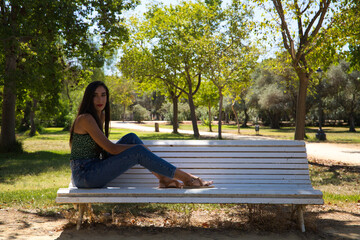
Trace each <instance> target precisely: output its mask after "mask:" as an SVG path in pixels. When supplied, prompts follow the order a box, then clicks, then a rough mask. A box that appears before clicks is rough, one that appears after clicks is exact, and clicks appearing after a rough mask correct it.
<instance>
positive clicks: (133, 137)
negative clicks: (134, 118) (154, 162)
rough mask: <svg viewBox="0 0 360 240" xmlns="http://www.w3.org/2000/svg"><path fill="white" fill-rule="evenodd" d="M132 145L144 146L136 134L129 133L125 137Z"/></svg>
mask: <svg viewBox="0 0 360 240" xmlns="http://www.w3.org/2000/svg"><path fill="white" fill-rule="evenodd" d="M124 137H125V138H126V139H127V141H128V142H130V143H132V144H142V143H143V142H142V141H141V139H140V138H139V137H138V136H137V135H136V134H135V133H128V134H126V135H125V136H124Z"/></svg>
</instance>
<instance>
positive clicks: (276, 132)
mask: <svg viewBox="0 0 360 240" xmlns="http://www.w3.org/2000/svg"><path fill="white" fill-rule="evenodd" d="M142 125H143V126H148V127H154V125H153V124H148V123H146V122H145V124H142ZM160 128H168V129H172V125H170V124H165V123H161V124H160ZM198 128H199V131H209V127H208V126H205V125H201V124H199V125H198ZM179 129H181V130H192V125H191V124H188V123H181V124H179ZM317 130H318V127H306V130H305V131H306V137H307V139H305V140H306V141H308V142H317V141H319V140H318V139H317V138H316V136H315V135H316V133H317ZM323 130H324V131H325V133H326V137H327V142H329V143H360V129H358V132H355V133H350V132H349V129H348V128H346V127H331V126H326V127H323ZM212 131H213V132H217V131H218V126H217V125H212ZM222 132H223V133H233V134H237V132H238V128H237V125H235V124H224V125H222ZM240 134H241V135H246V136H254V135H256V132H255V127H254V126H249V127H246V128H240ZM294 134H295V128H294V127H282V128H280V129H271V128H270V127H267V126H260V131H259V135H260V136H264V137H272V138H277V139H289V140H292V139H294Z"/></svg>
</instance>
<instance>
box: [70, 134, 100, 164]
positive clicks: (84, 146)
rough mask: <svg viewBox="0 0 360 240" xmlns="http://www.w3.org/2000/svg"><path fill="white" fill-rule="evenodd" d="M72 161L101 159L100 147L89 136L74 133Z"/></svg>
mask: <svg viewBox="0 0 360 240" xmlns="http://www.w3.org/2000/svg"><path fill="white" fill-rule="evenodd" d="M71 145H72V146H71V154H70V160H78V159H91V158H100V154H99V152H98V149H99V148H98V146H97V144H96V142H95V141H94V140H93V139H92V138H91V136H90V135H89V134H77V133H73V139H72V144H71Z"/></svg>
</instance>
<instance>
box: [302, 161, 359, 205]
mask: <svg viewBox="0 0 360 240" xmlns="http://www.w3.org/2000/svg"><path fill="white" fill-rule="evenodd" d="M309 168H310V179H311V182H312V185H313V186H314V188H316V189H319V190H321V191H322V192H323V194H324V201H325V203H347V202H352V203H358V202H359V201H360V167H354V166H339V165H332V166H328V165H325V164H322V163H318V162H310V167H309Z"/></svg>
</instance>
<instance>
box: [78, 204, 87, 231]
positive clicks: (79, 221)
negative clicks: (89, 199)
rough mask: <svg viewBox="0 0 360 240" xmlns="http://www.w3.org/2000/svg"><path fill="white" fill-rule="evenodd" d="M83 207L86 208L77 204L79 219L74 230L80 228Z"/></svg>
mask: <svg viewBox="0 0 360 240" xmlns="http://www.w3.org/2000/svg"><path fill="white" fill-rule="evenodd" d="M85 207H86V206H85V204H79V218H78V221H77V224H76V230H79V229H80V227H81V223H82V219H83V216H84V212H85Z"/></svg>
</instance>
